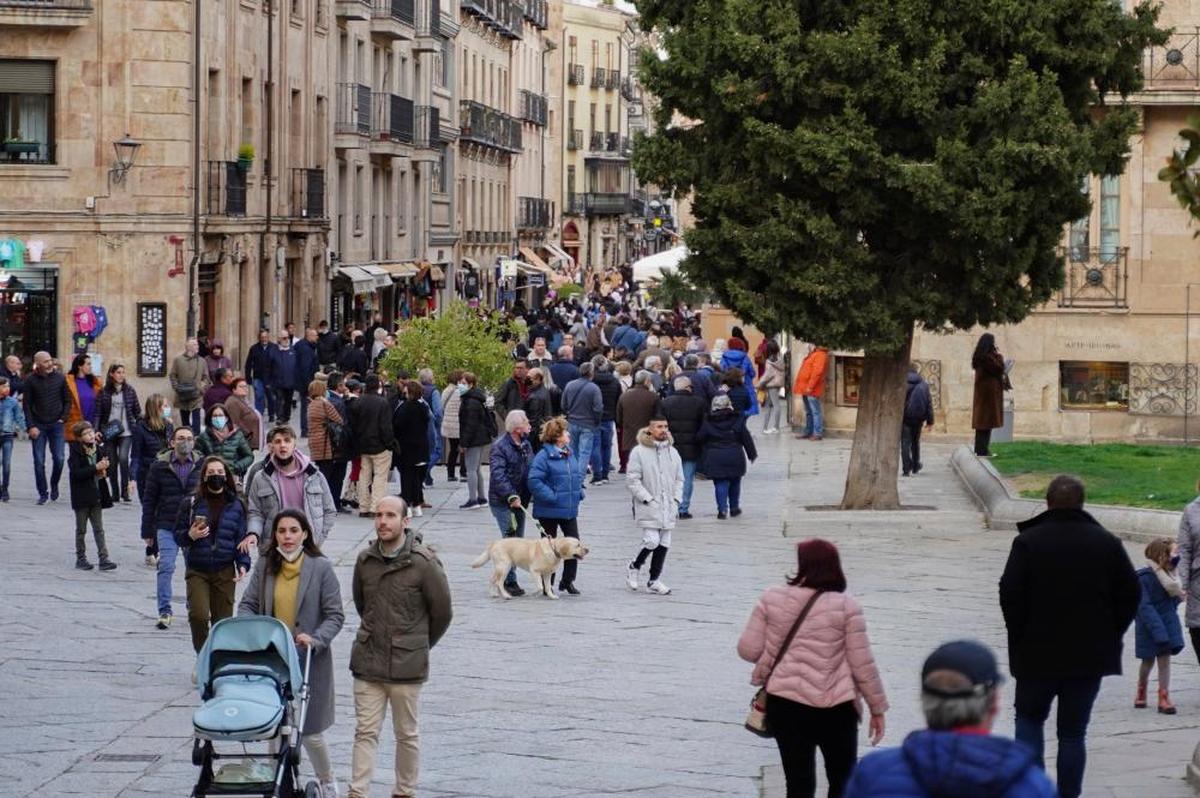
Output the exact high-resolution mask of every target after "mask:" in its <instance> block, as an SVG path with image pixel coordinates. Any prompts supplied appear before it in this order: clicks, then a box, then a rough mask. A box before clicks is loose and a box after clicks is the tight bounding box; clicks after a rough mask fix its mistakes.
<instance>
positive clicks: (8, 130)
mask: <svg viewBox="0 0 1200 798" xmlns="http://www.w3.org/2000/svg"><path fill="white" fill-rule="evenodd" d="M0 161H7V162H13V163H54V162H55V161H54V62H53V61H25V60H15V59H14V60H0Z"/></svg>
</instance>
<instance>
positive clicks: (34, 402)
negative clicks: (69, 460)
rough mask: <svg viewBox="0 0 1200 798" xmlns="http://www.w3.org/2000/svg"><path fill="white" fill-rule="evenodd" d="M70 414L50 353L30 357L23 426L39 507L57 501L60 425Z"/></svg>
mask: <svg viewBox="0 0 1200 798" xmlns="http://www.w3.org/2000/svg"><path fill="white" fill-rule="evenodd" d="M70 412H71V395H70V393H69V392H68V391H67V378H66V377H64V376H63V375H62V372H60V371H57V370H55V368H54V363H53V361H52V359H51V358H50V353H49V352H38V353H37V354H36V355H34V356H33V373H31V374H30V375H29V377H28V379H26V380H25V423H26V424H28V426H29V439H30V440H31V441H33V479H34V482H35V483H36V484H37V492H38V502H37V503H38V504H45V503H46V502H47V501H58V481H59V480H60V479H62V472H63V464H64V463H65V461H66V435H65V432H64V429H63V425H64V424H65V423H66V421H67V416H68V415H69V414H70ZM47 444H49V445H50V460H51V462H52V466H51V468H50V486H49V490H47V487H46V445H47Z"/></svg>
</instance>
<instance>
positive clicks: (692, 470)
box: [679, 460, 696, 513]
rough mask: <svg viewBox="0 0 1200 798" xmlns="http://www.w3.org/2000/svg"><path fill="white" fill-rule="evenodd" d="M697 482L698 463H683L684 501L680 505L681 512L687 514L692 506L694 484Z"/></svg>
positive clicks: (686, 461) (685, 461)
mask: <svg viewBox="0 0 1200 798" xmlns="http://www.w3.org/2000/svg"><path fill="white" fill-rule="evenodd" d="M695 481H696V461H695V460H684V461H683V501H681V502H680V503H679V512H681V513H686V512H687V511H688V509H689V508H690V507H691V506H692V484H693V483H694V482H695Z"/></svg>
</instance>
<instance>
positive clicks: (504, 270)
mask: <svg viewBox="0 0 1200 798" xmlns="http://www.w3.org/2000/svg"><path fill="white" fill-rule="evenodd" d="M500 276H501V277H503V278H506V279H507V278H509V277H516V276H517V262H516V261H515V260H512V259H510V258H501V260H500Z"/></svg>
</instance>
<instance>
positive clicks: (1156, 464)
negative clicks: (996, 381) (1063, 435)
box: [992, 441, 1200, 510]
mask: <svg viewBox="0 0 1200 798" xmlns="http://www.w3.org/2000/svg"><path fill="white" fill-rule="evenodd" d="M992 453H993V454H994V455H995V456H994V457H993V458H992V464H993V465H994V466H995V467H996V469H997V470H999V471H1000V473H1001V474H1004V475H1005V476H1006V477H1007V478H1008V480H1009V481H1010V482H1012V483H1013V484H1014V485H1015V487H1016V488H1017V490H1019V491H1020V493H1021V495H1022V496H1026V497H1028V498H1031V499H1043V498H1045V496H1046V486H1047V485H1049V484H1050V480H1051V479H1053V478H1054V477H1055V476H1057V475H1058V474H1074V475H1075V476H1077V477H1079V478H1080V479H1082V480H1083V483H1084V485H1086V486H1087V500H1088V504H1121V505H1125V506H1128V507H1153V508H1156V509H1159V510H1180V509H1182V508H1183V506H1184V505H1185V504H1187V503H1188V502H1190V501H1191V500H1192V499H1194V498H1195V497H1196V479H1197V477H1198V476H1200V450H1196V449H1192V448H1184V447H1182V446H1131V445H1128V444H1123V443H1106V444H1097V445H1094V446H1087V445H1067V444H1056V443H1035V442H1032V441H1029V442H1026V441H1021V442H1018V443H999V444H996V443H994V444H992Z"/></svg>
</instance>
